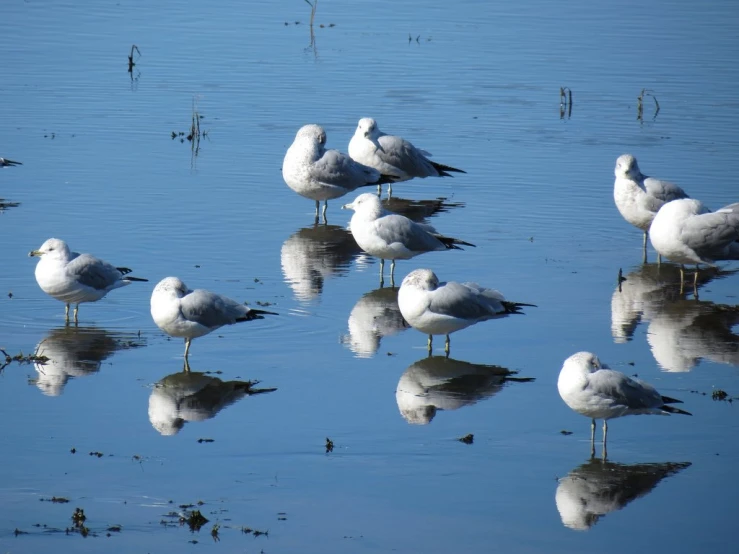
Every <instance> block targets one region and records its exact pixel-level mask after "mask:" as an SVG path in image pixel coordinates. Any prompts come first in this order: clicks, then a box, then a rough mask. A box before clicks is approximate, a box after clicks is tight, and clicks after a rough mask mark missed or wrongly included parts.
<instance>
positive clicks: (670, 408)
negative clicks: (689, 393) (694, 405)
mask: <svg viewBox="0 0 739 554" xmlns="http://www.w3.org/2000/svg"><path fill="white" fill-rule="evenodd" d="M678 402H679V400H678ZM659 409H660V410H662V411H663V412H667V413H668V414H683V415H689V416H692V415H693V414H691V413H690V412H686V411H685V410H681V409H680V408H675V407H674V406H668V405H667V404H665V405H664V406H660V408H659Z"/></svg>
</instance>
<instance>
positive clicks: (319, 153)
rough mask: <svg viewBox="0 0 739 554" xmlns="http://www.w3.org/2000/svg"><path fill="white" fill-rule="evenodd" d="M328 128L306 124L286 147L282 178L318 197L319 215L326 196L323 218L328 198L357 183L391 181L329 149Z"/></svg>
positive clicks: (375, 183)
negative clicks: (326, 146) (326, 129)
mask: <svg viewBox="0 0 739 554" xmlns="http://www.w3.org/2000/svg"><path fill="white" fill-rule="evenodd" d="M325 144H326V132H325V131H324V130H323V127H321V126H320V125H313V124H311V125H304V126H303V127H301V128H300V130H299V131H298V133H297V135H295V140H294V141H293V143H292V144H291V145H290V148H288V149H287V153H286V154H285V160H284V161H283V163H282V178H283V179H284V180H285V183H287V186H289V187H290V188H291V189H293V190H294V191H295V192H297V193H298V194H299V195H301V196H304V197H305V198H309V199H311V200H315V202H316V218H318V208H319V205H320V202H321V200H323V218H324V220H325V219H326V208H327V205H328V201H329V200H333V199H334V198H339V197H341V196H344V195H345V194H346V193H348V192H352V191H353V190H355V189H357V188H358V187H364V186H369V185H377V184H381V183H387V182H392V181H393V180H394V179H393V178H392V177H388V176H386V175H381V174H380V172H379V171H377V170H376V169H372V168H371V167H367V166H366V165H362V164H361V163H359V162H355V161H354V160H352V159H351V158H350V157H349V156H347V155H346V154H342V153H341V152H339V151H338V150H326V148H325Z"/></svg>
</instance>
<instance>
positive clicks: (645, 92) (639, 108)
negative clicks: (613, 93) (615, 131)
mask: <svg viewBox="0 0 739 554" xmlns="http://www.w3.org/2000/svg"><path fill="white" fill-rule="evenodd" d="M647 96H651V97H652V100H654V117H652V119H653V120H654V119H656V118H657V114H658V113H659V102H657V97H656V96H655V95H654V91H653V90H650V89H648V88H643V89H641V92H640V93H639V96H637V97H636V119H637V121H643V120H644V98H646V97H647Z"/></svg>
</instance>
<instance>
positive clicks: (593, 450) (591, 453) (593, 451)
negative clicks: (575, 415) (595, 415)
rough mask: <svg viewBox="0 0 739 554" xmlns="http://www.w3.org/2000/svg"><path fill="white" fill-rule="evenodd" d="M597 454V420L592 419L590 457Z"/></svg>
mask: <svg viewBox="0 0 739 554" xmlns="http://www.w3.org/2000/svg"><path fill="white" fill-rule="evenodd" d="M594 456H595V420H594V419H592V420H590V457H591V458H593V457H594Z"/></svg>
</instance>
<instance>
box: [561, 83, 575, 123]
mask: <svg viewBox="0 0 739 554" xmlns="http://www.w3.org/2000/svg"><path fill="white" fill-rule="evenodd" d="M565 111H566V112H567V119H569V118H570V117H572V90H571V89H570V87H559V118H560V119H564V117H565Z"/></svg>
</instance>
